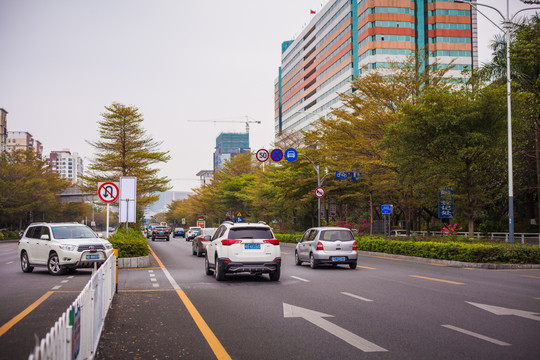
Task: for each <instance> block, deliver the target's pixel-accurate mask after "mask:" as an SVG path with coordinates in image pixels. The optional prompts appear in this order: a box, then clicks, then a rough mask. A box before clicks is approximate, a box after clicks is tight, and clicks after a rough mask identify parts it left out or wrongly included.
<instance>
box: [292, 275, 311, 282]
mask: <svg viewBox="0 0 540 360" xmlns="http://www.w3.org/2000/svg"><path fill="white" fill-rule="evenodd" d="M291 277H292V278H293V279H296V280H300V281H303V282H310V281H309V280H306V279H302V278H301V277H298V276H291Z"/></svg>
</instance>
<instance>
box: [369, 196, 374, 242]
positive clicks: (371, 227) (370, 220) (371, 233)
mask: <svg viewBox="0 0 540 360" xmlns="http://www.w3.org/2000/svg"><path fill="white" fill-rule="evenodd" d="M369 236H373V191H370V192H369Z"/></svg>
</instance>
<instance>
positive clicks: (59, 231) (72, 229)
mask: <svg viewBox="0 0 540 360" xmlns="http://www.w3.org/2000/svg"><path fill="white" fill-rule="evenodd" d="M52 231H53V236H54V238H55V239H88V238H96V237H97V236H96V233H94V232H93V231H92V230H90V228H88V227H86V226H53V227H52Z"/></svg>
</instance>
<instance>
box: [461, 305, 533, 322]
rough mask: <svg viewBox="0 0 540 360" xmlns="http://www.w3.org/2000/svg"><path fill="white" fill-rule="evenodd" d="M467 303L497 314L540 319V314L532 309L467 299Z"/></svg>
mask: <svg viewBox="0 0 540 360" xmlns="http://www.w3.org/2000/svg"><path fill="white" fill-rule="evenodd" d="M466 303H467V304H471V305H474V306H476V307H479V308H480V309H483V310H486V311H489V312H490V313H492V314H495V315H514V316H519V317H522V318H525V319H530V320H536V321H540V316H539V315H540V314H538V313H534V312H531V311H524V310H516V309H509V308H504V307H500V306H493V305H486V304H478V303H473V302H470V301H466Z"/></svg>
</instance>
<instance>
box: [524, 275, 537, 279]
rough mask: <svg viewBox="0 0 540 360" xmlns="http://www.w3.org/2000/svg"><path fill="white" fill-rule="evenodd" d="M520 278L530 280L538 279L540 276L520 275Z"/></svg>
mask: <svg viewBox="0 0 540 360" xmlns="http://www.w3.org/2000/svg"><path fill="white" fill-rule="evenodd" d="M521 277H526V278H531V279H540V276H532V275H521Z"/></svg>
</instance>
